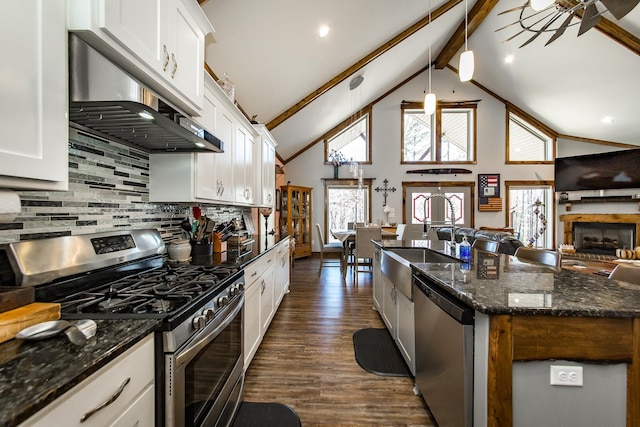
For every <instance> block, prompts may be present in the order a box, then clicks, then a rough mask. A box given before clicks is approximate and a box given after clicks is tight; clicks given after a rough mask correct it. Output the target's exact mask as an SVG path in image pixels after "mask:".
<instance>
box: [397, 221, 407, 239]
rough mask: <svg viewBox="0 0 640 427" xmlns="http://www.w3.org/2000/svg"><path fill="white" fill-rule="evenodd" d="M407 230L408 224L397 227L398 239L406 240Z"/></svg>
mask: <svg viewBox="0 0 640 427" xmlns="http://www.w3.org/2000/svg"><path fill="white" fill-rule="evenodd" d="M406 229H407V224H398V225H397V226H396V239H398V240H402V239H404V232H405V230H406Z"/></svg>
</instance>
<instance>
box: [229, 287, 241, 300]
mask: <svg viewBox="0 0 640 427" xmlns="http://www.w3.org/2000/svg"><path fill="white" fill-rule="evenodd" d="M238 292H239V291H238V287H237V286H232V287H230V288H229V296H231V297H235V296H236V295H238Z"/></svg>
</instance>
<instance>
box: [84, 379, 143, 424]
mask: <svg viewBox="0 0 640 427" xmlns="http://www.w3.org/2000/svg"><path fill="white" fill-rule="evenodd" d="M130 381H131V378H127V379H126V380H124V382H123V383H122V384H121V385H120V387H119V388H118V389H117V390H116V392H115V393H113V395H111V397H110V398H109V399H107V400H105V401H104V402H103V403H101V404H100V405H98V406H96V407H95V408H93V409H92V410H90V411H89V412H87V413H85V414H84V415H83V416H82V418H80V422H81V423H83V422H85V421H87V420H88V419H89V418H90V417H91V416H92V415H93V414H95V413H96V412H98V411H100V410H102V409H104V408H106V407H107V406H109V405H111V404H112V403H113V402H115V401H116V400H117V399H118V398H119V397H120V395H121V394H122V392H123V391H124V388H125V387H126V386H127V384H129V382H130Z"/></svg>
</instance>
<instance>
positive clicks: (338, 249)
mask: <svg viewBox="0 0 640 427" xmlns="http://www.w3.org/2000/svg"><path fill="white" fill-rule="evenodd" d="M316 230H317V232H318V242H319V243H320V268H318V276H320V275H321V274H322V267H323V266H324V265H325V264H326V265H327V267H340V269H341V270H340V271H342V254H343V253H344V247H343V246H342V244H341V243H340V242H331V243H325V242H324V235H323V234H322V229H321V228H320V224H318V223H316ZM325 252H327V253H333V254H339V255H340V264H338V265H336V264H335V262H330V260H326V261H325V259H324V253H325Z"/></svg>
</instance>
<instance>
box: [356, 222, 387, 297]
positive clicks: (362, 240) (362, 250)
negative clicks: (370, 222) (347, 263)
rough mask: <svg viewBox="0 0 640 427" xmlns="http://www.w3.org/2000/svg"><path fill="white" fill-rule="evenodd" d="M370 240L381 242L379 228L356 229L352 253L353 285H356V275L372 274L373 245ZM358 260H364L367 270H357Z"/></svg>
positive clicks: (380, 229) (380, 230)
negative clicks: (367, 266) (361, 273)
mask: <svg viewBox="0 0 640 427" xmlns="http://www.w3.org/2000/svg"><path fill="white" fill-rule="evenodd" d="M372 240H382V228H380V227H358V228H356V246H355V248H354V252H353V258H354V260H355V261H354V266H353V277H354V279H353V280H354V283H355V284H356V285H357V284H358V273H360V272H363V273H366V272H368V273H371V272H373V263H372V260H373V254H374V250H373V243H371V241H372ZM360 260H366V261H365V263H364V264H366V265H369V267H370V269H369V270H359V269H358V266H359V265H360Z"/></svg>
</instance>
